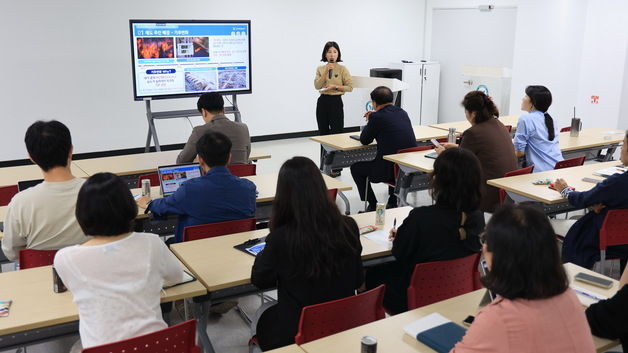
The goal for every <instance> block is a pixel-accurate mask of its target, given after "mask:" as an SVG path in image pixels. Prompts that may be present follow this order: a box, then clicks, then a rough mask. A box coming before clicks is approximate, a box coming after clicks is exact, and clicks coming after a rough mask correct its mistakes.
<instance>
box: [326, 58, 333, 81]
mask: <svg viewBox="0 0 628 353" xmlns="http://www.w3.org/2000/svg"><path fill="white" fill-rule="evenodd" d="M329 63H330V64H333V63H334V61H333V60H330V61H329ZM332 71H333V70H332V69H329V71H327V79H329V80H331V76H332V75H333V73H332Z"/></svg>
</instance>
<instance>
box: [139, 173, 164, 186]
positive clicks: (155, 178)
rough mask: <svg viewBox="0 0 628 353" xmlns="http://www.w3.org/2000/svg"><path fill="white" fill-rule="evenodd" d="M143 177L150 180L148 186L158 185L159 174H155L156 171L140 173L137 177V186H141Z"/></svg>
mask: <svg viewBox="0 0 628 353" xmlns="http://www.w3.org/2000/svg"><path fill="white" fill-rule="evenodd" d="M144 179H148V180H150V186H158V185H159V174H157V173H150V174H144V175H140V176H139V177H137V187H138V188H141V187H142V180H144Z"/></svg>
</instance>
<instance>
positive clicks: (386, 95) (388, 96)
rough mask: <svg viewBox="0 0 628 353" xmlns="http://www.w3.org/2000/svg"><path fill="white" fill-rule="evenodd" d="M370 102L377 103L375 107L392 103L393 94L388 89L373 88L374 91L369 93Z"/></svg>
mask: <svg viewBox="0 0 628 353" xmlns="http://www.w3.org/2000/svg"><path fill="white" fill-rule="evenodd" d="M371 100H372V101H373V102H375V103H377V105H382V104H386V103H392V102H393V93H392V91H391V90H390V88H388V87H386V86H379V87H375V89H374V90H373V91H372V92H371Z"/></svg>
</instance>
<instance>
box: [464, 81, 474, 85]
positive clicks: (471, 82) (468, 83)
mask: <svg viewBox="0 0 628 353" xmlns="http://www.w3.org/2000/svg"><path fill="white" fill-rule="evenodd" d="M462 83H464V84H467V85H469V86H471V85H472V84H473V80H466V81H462Z"/></svg>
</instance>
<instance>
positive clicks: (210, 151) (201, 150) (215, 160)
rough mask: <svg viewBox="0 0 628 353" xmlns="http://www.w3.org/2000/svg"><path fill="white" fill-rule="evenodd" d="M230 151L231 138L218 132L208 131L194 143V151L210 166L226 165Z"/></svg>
mask: <svg viewBox="0 0 628 353" xmlns="http://www.w3.org/2000/svg"><path fill="white" fill-rule="evenodd" d="M230 152H231V140H229V138H228V137H227V135H225V134H223V133H220V132H214V131H210V132H208V133H206V134H205V135H203V136H201V138H200V139H199V140H198V142H197V143H196V153H197V154H198V155H199V156H200V157H201V158H203V160H204V161H205V163H206V164H207V165H208V166H210V167H216V166H225V165H227V163H228V162H229V153H230Z"/></svg>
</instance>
